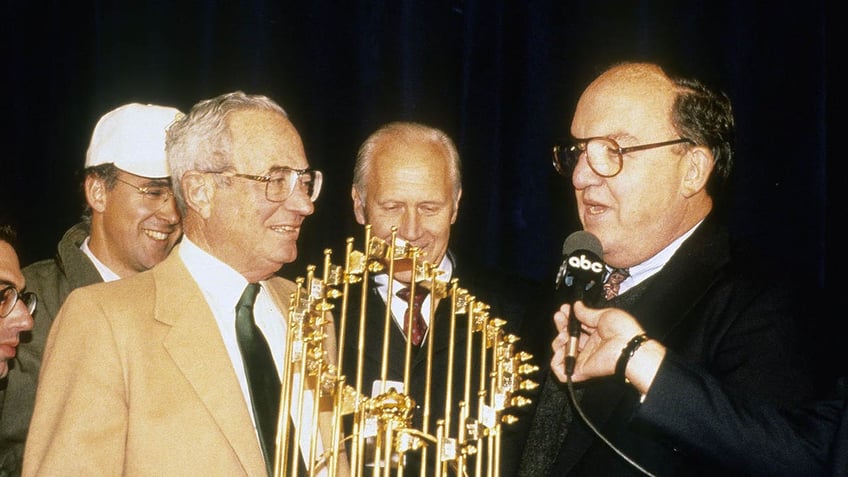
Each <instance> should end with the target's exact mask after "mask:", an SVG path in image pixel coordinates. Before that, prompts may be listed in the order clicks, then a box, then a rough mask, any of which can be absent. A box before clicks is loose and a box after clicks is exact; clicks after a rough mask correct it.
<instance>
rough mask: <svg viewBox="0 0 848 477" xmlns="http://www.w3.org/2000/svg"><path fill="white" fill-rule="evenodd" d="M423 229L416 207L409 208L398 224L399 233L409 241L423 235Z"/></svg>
mask: <svg viewBox="0 0 848 477" xmlns="http://www.w3.org/2000/svg"><path fill="white" fill-rule="evenodd" d="M422 230H423V227H422V226H421V217H420V215H419V214H418V212H417V211H416V210H415V209H414V208H412V209H409V210H407V211H406V212H405V213H404V214H403V218H402V219H401V221H400V225H398V235H399V236H400V237H401V238H403V239H404V240H406V241H407V242H414V241H416V240H417V239H418V238H420V237H421V234H422Z"/></svg>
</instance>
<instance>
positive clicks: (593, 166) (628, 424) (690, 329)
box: [519, 63, 813, 477]
mask: <svg viewBox="0 0 848 477" xmlns="http://www.w3.org/2000/svg"><path fill="white" fill-rule="evenodd" d="M570 132H571V137H572V139H571V140H570V141H569V142H568V143H564V144H557V146H555V148H554V152H555V166H556V167H557V169H558V171H559V172H560V173H561V174H562V175H564V176H566V177H570V178H571V182H572V184H573V186H574V189H575V197H576V202H577V207H578V215H579V217H580V221H581V223H582V224H583V227H584V229H585V230H586V231H587V232H590V233H592V234H594V235H595V236H597V238H598V239H599V240H600V242H601V244H602V247H603V258H604V260H605V262H606V263H607V265H608V266H609V267H610V269H613V268H614V269H627V270H628V275H627V278H625V279H624V280H622V281H621V282H620V288H619V291H618V295H617V296H614V297H612V299H611V300H610V301H609V302H607V303H605V304H604V306H615V307H619V308H623V309H625V310H627V311H629V312H630V313H632V314H633V316H635V317H636V319H638V320H639V322H640V323H641V325H642V326H643V327H644V329H645V330H646V332H647V334H648V336H650V337H651V338H653V339H656V340H658V341H660V342H662V343H663V344H664V345H665V346H667V347H668V348H669V349H673V350H674V351H675V352H677V353H679V354H680V355H681V356H682V357H683V358H684V359H685V360H687V361H689V362H692V363H695V364H698V365H700V366H703V367H705V368H707V369H709V370H710V372H711V373H713V375H714V376H715V377H716V378H717V379H719V380H720V381H721V382H722V384H723V385H724V386H726V387H727V389H728V390H730V391H731V392H733V393H738V394H745V395H751V396H757V397H759V398H762V399H763V400H765V401H768V402H771V403H774V404H775V405H778V406H779V405H787V404H792V403H795V402H798V401H799V400H801V399H804V398H806V397H809V396H810V395H811V393H812V392H813V386H812V383H811V382H810V381H811V380H810V375H809V374H808V373H807V369H806V368H805V366H803V364H802V363H803V362H804V360H803V359H801V358H800V357H799V344H798V343H796V342H795V337H796V336H797V335H798V334H797V333H796V330H795V326H796V322H795V316H796V315H795V310H794V309H793V306H792V303H791V302H790V301H789V299H790V296H791V294H790V293H787V292H786V291H785V290H781V289H780V288H778V287H775V286H774V284H773V283H771V282H770V280H768V279H765V278H764V277H763V276H762V275H761V274H760V273H761V272H759V271H758V270H757V269H755V268H754V267H753V265H752V262H750V261H748V260H747V258H748V257H747V256H745V255H742V254H739V252H738V250H736V249H735V248H734V247H733V246H732V245H731V242H732V241H731V239H730V238H729V237H728V234H727V232H726V231H725V230H724V228H723V227H722V226H721V225H720V224H719V220H718V217H717V214H716V211H715V210H714V206H715V201H716V199H717V197H718V195H719V191H720V187H721V186H722V185H723V182H724V180H725V179H726V178H727V177H728V175H729V173H730V169H731V165H732V160H733V157H732V153H733V150H732V142H733V136H734V118H733V113H732V108H731V104H730V100H729V99H728V98H727V96H726V95H724V94H722V93H717V92H714V91H712V90H710V89H708V88H707V87H706V86H704V85H703V84H702V83H701V82H699V81H695V80H690V79H680V78H676V77H673V76H670V75H668V74H667V73H666V71H664V70H663V69H662V68H661V67H659V66H657V65H654V64H648V63H625V64H619V65H615V66H613V67H611V68H610V69H608V70H606V71H605V72H604V73H602V74H601V75H600V76H599V77H597V78H596V79H595V80H594V81H593V82H592V83H591V84H590V85H589V86H588V87H587V88H586V90H584V92H583V94H582V95H581V97H580V99H579V101H578V103H577V107H576V110H575V113H574V118H573V121H572V123H571V131H570ZM597 305H598V304H595V306H597ZM551 338H552V336H547V337H545V338H544V339H543V340H542V342H547V343H548V344H549V343H550V342H551V341H550V339H551ZM636 344H638V343H634V346H635V345H636ZM540 349H541V348H540ZM548 349H550V348H549V347H548ZM541 389H542V391H541V396H540V397H539V399H538V406H537V407H536V410H535V416H534V418H533V423H532V425H531V429H530V432H529V437H528V439H527V444H526V446H525V450H524V454H523V458H522V462H521V468H520V471H519V474H520V475H526V476H534V477H538V476H546V475H552V476H554V475H555V476H566V475H592V476H598V475H616V476H626V475H641V473H642V470H641V469H638V468H637V467H636V465H633V464H632V463H631V462H629V461H628V460H627V459H624V458H622V457H621V455H619V454H618V453H616V452H615V451H616V450H617V451H620V452H621V453H623V454H624V455H626V456H628V457H629V458H631V459H632V460H633V461H635V463H636V464H637V465H638V466H641V468H642V469H644V470H646V471H648V472H650V473H653V474H656V475H698V474H700V473H704V474H707V475H716V469H715V468H714V467H712V466H711V465H710V463H709V462H707V461H704V460H703V459H701V457H700V456H698V455H696V454H690V453H687V452H684V451H682V450H680V449H678V448H677V447H676V446H675V445H674V442H670V441H668V440H666V439H664V438H663V437H662V436H660V435H658V434H657V433H656V432H654V431H653V430H651V429H650V428H646V427H644V426H641V425H639V424H638V423H637V422H634V421H632V420H631V419H630V417H631V414H632V412H633V410H634V409H635V408H636V406H638V404H639V399H640V396H639V395H638V393H635V392H633V390H632V389H631V388H629V387H628V386H626V385H625V384H624V381H623V379H613V378H607V379H600V380H594V381H591V382H588V383H585V384H583V385H581V386H579V387H578V389H576V392H575V395H576V400H577V401H578V402H579V406H580V410H582V412H583V413H584V414H585V416H586V417H587V418H588V421H589V422H590V423H591V424H592V425H593V426H594V428H597V429H598V430H599V431H600V434H601V435H603V436H604V437H605V438H606V440H607V441H608V442H605V441H604V440H602V439H600V438H599V437H598V436H597V435H596V434H595V432H594V429H593V428H592V427H590V426H588V425H587V424H586V422H584V420H583V419H582V416H580V415H579V413H578V412H577V409H575V408H574V405H573V403H572V401H571V400H570V399H569V396H568V393H567V389H565V388H564V387H563V386H562V385H561V383H559V382H558V380H556V379H555V378H554V379H552V378H551V377H550V376H549V377H548V379H547V380H546V382H545V383H544V384H543V386H541ZM608 444H611V446H610V445H608ZM613 446H614V447H615V449H613V448H612V447H613Z"/></svg>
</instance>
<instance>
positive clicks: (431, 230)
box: [351, 136, 461, 282]
mask: <svg viewBox="0 0 848 477" xmlns="http://www.w3.org/2000/svg"><path fill="white" fill-rule="evenodd" d="M365 190H366V192H365V198H364V199H365V200H364V201H363V199H362V197H360V195H359V193H358V192H357V190H356V188H353V190H352V192H351V194H352V198H353V207H354V214H355V215H356V220H357V222H359V223H360V224H363V225H364V224H370V225H371V226H372V233H373V234H374V235H375V236H377V237H380V238H382V239H384V240H387V241H388V240H390V239H391V229H392V227H397V234H398V238H399V239H401V240H405V241H407V242H409V243H411V244H412V245H414V246H416V247H419V248H420V249H422V252H423V253H424V255H423V256H422V260H426V261H427V262H430V263H434V264H438V263H440V262H441V260H442V258H444V256H445V253H446V252H447V249H448V240H449V238H450V228H451V225H452V224H453V223H454V222H455V221H456V216H457V211H458V208H459V197H460V196H461V191H460V192H459V193H458V194H457V196H456V197H455V198H454V186H453V181H452V179H451V174H450V170H449V163H448V158H447V156H446V153H445V149H444V147H443V146H442V145H441V144H438V143H434V142H431V141H424V140H403V141H398V140H393V138H392V137H391V136H387V137H385V138H384V140H382V141H381V143H380V144H379V145H378V146H377V147H376V148H375V150H374V152H373V156H372V162H371V165H370V168H369V172H368V177H367V178H365ZM395 278H396V279H398V280H400V281H403V282H409V281H410V273H409V272H405V273H399V274H397V276H396V277H395Z"/></svg>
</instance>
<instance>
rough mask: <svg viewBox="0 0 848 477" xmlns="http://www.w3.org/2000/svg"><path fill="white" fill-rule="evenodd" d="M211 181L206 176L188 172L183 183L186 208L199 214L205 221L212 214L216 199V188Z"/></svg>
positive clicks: (184, 175)
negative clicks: (213, 200) (213, 203)
mask: <svg viewBox="0 0 848 477" xmlns="http://www.w3.org/2000/svg"><path fill="white" fill-rule="evenodd" d="M209 180H211V179H210V178H209V176H208V175H206V174H201V173H199V172H186V173H185V174H183V180H182V182H181V187H182V189H183V190H182V192H183V198H184V199H185V204H186V208H187V209H189V210H193V211H195V212H197V214H199V215H200V216H201V217H203V218H204V219H208V218H209V216H210V215H211V214H212V199H213V198H214V197H215V188H214V187H213V186H212V184H210V183H209Z"/></svg>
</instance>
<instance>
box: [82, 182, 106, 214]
mask: <svg viewBox="0 0 848 477" xmlns="http://www.w3.org/2000/svg"><path fill="white" fill-rule="evenodd" d="M83 188H84V189H85V201H86V202H88V206H89V207H91V210H93V211H95V212H98V213H101V214H102V213H103V211H104V210H106V202H107V197H106V196H107V192H108V190H107V188H106V183H105V181H104V180H103V179H101V178H99V177H97V176H94V175H91V174H89V175H87V176H85V184H84V185H83Z"/></svg>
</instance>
